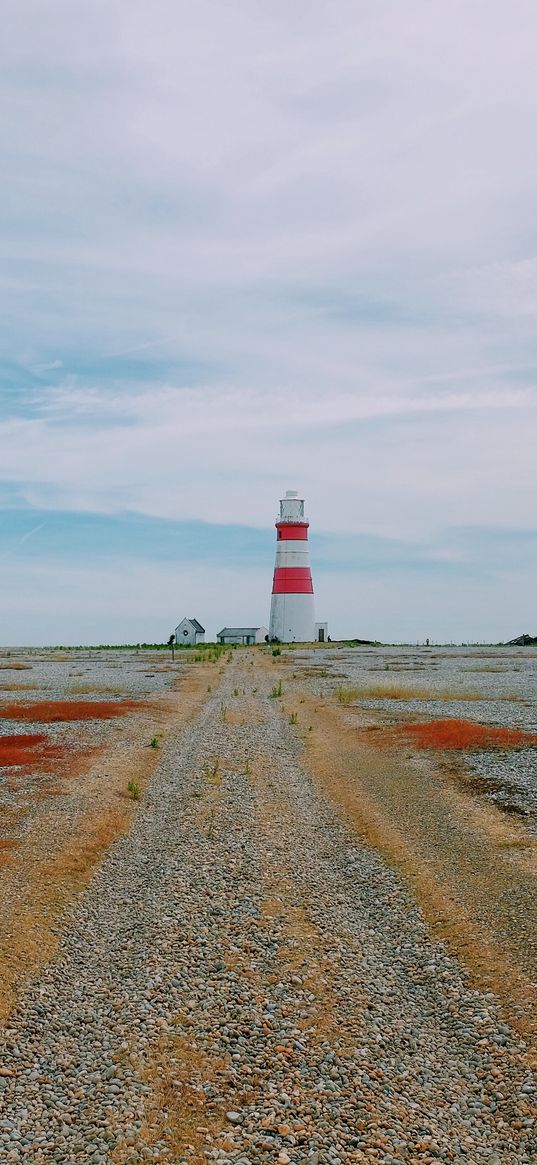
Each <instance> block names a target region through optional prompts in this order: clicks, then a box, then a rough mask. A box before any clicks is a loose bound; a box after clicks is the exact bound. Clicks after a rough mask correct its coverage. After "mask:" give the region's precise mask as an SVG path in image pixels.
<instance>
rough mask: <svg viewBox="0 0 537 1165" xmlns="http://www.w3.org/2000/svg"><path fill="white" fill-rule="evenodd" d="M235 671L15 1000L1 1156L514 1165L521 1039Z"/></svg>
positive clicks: (176, 741)
mask: <svg viewBox="0 0 537 1165" xmlns="http://www.w3.org/2000/svg"><path fill="white" fill-rule="evenodd" d="M253 658H255V654H254V653H248V652H237V653H236V656H235V658H234V660H233V663H232V664H231V665H230V667H229V668H228V669H227V671H226V673H225V675H224V677H223V680H222V685H221V688H220V689H219V690H218V691H216V692H213V693H211V694H210V695H209V696H208V699H207V701H206V703H205V705H204V707H203V709H202V710H201V712H200V714H199V715H198V717H197V719H196V720H195V722H194V723H192V724H191V725H190V726H189V727H188V728H186V729H185V730H184V731H183V732H182V733H180V734H178V735H177V737H176V738H171V739H170V740H169V742H168V744H167V746H166V748H165V750H163V756H162V760H161V764H160V766H159V769H158V772H157V773H156V775H155V778H154V780H153V782H152V785H151V788H150V790H149V792H148V795H147V797H146V799H145V801H144V802H143V805H142V806H141V810H140V813H139V815H138V817H137V820H136V822H135V824H134V826H133V828H132V830H131V831H130V833H129V834H128V835H127V836H125V837H123V838H122V839H121V840H120V841H119V842H118V843H117V844H116V845H115V846H114V847H113V849H112V851H111V852H110V854H109V856H108V858H107V859H106V861H105V863H104V864H103V866H102V868H101V869H100V871H99V872H98V873H97V874H96V876H95V877H94V879H93V881H92V883H91V885H90V886H89V887H88V889H87V891H86V892H85V893H84V895H83V896H82V898H81V900H80V903H79V905H78V907H77V909H76V910H75V911H74V913H73V916H72V920H71V925H70V927H69V929H68V931H67V932H66V934H65V936H64V939H63V941H62V944H61V949H60V955H59V958H58V959H57V960H56V962H55V963H54V964H52V965H50V966H49V968H48V969H47V970H46V971H45V972H44V973H42V974H41V975H40V977H39V978H38V979H37V980H36V981H35V982H34V983H32V984H31V985H30V987H29V988H28V990H27V991H26V992H25V994H24V996H23V998H22V999H21V1002H20V1006H19V1008H18V1010H17V1012H16V1014H15V1015H14V1016H13V1018H12V1021H11V1026H10V1028H9V1029H8V1030H7V1031H6V1032H5V1034H4V1042H3V1048H2V1059H1V1063H2V1066H3V1067H2V1071H3V1072H14V1073H15V1075H13V1076H5V1075H4V1076H0V1087H2V1089H3V1094H2V1112H1V1116H0V1158H1V1156H2V1153H3V1155H4V1157H5V1159H6V1160H12V1161H25V1160H28V1161H31V1162H32V1165H34V1163H35V1165H45V1163H46V1162H58V1163H60V1162H61V1165H73V1163H74V1162H84V1163H87V1162H90V1163H92V1165H100V1163H103V1165H104V1163H108V1162H111V1161H114V1162H132V1163H135V1162H140V1161H146V1160H160V1161H169V1162H182V1161H186V1162H197V1161H206V1160H209V1161H210V1160H214V1161H216V1162H221V1163H222V1165H226V1163H227V1162H228V1161H235V1162H237V1163H238V1165H248V1163H250V1165H256V1163H257V1162H262V1161H263V1162H264V1161H267V1162H276V1163H278V1165H288V1163H289V1162H293V1163H294V1162H296V1163H297V1165H299V1163H301V1162H305V1161H309V1162H310V1165H317V1163H319V1162H327V1163H328V1165H339V1162H345V1161H353V1162H358V1163H360V1162H371V1161H379V1162H384V1163H386V1165H393V1163H394V1162H409V1163H414V1162H446V1161H447V1162H453V1163H455V1165H461V1163H462V1162H472V1163H475V1165H479V1163H481V1162H488V1165H500V1163H501V1165H525V1163H528V1165H529V1163H530V1162H531V1161H532V1160H533V1157H532V1153H533V1151H534V1147H535V1144H534V1142H532V1136H533V1128H534V1125H533V1113H532V1109H531V1101H532V1097H533V1096H534V1093H533V1091H532V1090H533V1087H534V1085H533V1081H532V1078H531V1074H530V1072H529V1070H528V1068H527V1067H526V1060H525V1051H526V1049H525V1045H524V1044H523V1043H521V1042H520V1040H518V1039H517V1038H515V1036H514V1035H513V1033H511V1032H510V1031H509V1029H508V1028H507V1027H506V1025H505V1024H504V1023H503V1022H502V1018H501V1014H500V1013H499V1011H498V1008H497V1004H496V1001H495V999H494V997H493V996H492V995H490V994H489V995H485V996H483V995H481V994H480V993H478V992H476V991H473V990H471V989H470V987H469V985H468V982H467V980H466V979H465V977H464V974H463V972H462V971H461V970H460V968H459V966H458V964H457V963H456V962H455V961H454V960H453V959H452V958H451V957H450V956H449V955H448V954H447V952H446V951H445V949H444V948H443V947H442V946H441V945H440V944H437V943H435V942H434V941H432V939H431V938H430V937H429V934H428V932H427V929H426V927H425V924H424V923H423V920H422V918H421V915H420V913H419V911H418V909H417V907H416V906H415V904H414V903H413V901H412V899H411V898H410V896H409V894H408V892H407V890H406V889H405V888H404V886H403V884H402V882H401V881H400V880H399V879H398V877H397V876H396V875H395V874H394V873H393V872H392V871H391V870H390V869H389V868H388V867H387V866H386V865H385V863H384V862H383V861H382V860H381V858H380V857H379V856H378V855H377V854H376V853H375V852H374V851H372V850H370V849H368V848H367V847H365V846H363V845H362V844H361V843H359V842H357V839H356V835H355V834H354V833H353V832H352V830H351V829H350V828H348V827H347V825H346V823H345V822H344V821H343V820H342V819H341V818H339V817H338V815H337V812H336V810H335V808H334V807H333V806H332V805H331V804H330V803H329V802H328V801H327V800H324V799H323V798H322V797H321V796H320V794H319V793H318V792H317V791H316V790H315V789H314V787H313V785H312V783H311V782H310V780H309V779H308V777H307V774H306V773H305V772H304V770H303V768H302V766H301V747H300V743H299V740H298V736H297V735H296V734H295V733H294V731H293V729H292V727H291V726H290V725H289V724H288V723H287V722H286V720H285V717H284V716H283V714H282V710H281V707H280V703H279V701H277V700H275V699H270V693H269V679H268V678H265V673H264V672H263V669H257V668H255V667H254V668H252V666H251V659H253ZM252 684H257V690H255V691H254V690H253V689H252ZM243 690H244V691H245V693H246V694H245V695H237V696H235V695H233V693H234V692H235V691H238V692H239V693H240V692H242V691H243ZM217 762H218V763H217ZM532 1143H533V1148H532Z"/></svg>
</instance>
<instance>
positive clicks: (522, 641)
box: [505, 635, 537, 647]
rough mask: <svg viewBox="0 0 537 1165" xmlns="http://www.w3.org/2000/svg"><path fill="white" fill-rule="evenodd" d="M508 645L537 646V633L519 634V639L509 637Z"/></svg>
mask: <svg viewBox="0 0 537 1165" xmlns="http://www.w3.org/2000/svg"><path fill="white" fill-rule="evenodd" d="M505 646H506V647H537V635H519V636H518V638H517V639H509V640H508V641H507V643H506V644H505Z"/></svg>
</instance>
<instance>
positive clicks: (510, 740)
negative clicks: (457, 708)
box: [375, 719, 537, 751]
mask: <svg viewBox="0 0 537 1165" xmlns="http://www.w3.org/2000/svg"><path fill="white" fill-rule="evenodd" d="M379 737H381V739H382V742H383V743H386V744H394V743H396V742H397V741H401V740H404V741H406V742H407V743H408V744H413V745H414V746H415V747H416V748H438V749H444V750H446V751H449V750H451V749H463V750H468V751H469V750H471V749H484V748H487V749H488V748H519V747H520V746H521V745H526V746H527V747H532V746H533V747H534V748H535V747H537V735H535V733H533V732H521V731H520V730H519V729H516V728H495V727H493V725H491V724H476V722H475V721H474V720H455V719H453V720H450V719H448V720H425V721H424V722H423V723H421V724H400V725H397V727H394V728H389V729H387V730H386V731H384V732H382V733H381V732H378V733H376V735H375V741H378V740H379Z"/></svg>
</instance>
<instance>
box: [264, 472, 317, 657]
mask: <svg viewBox="0 0 537 1165" xmlns="http://www.w3.org/2000/svg"><path fill="white" fill-rule="evenodd" d="M308 527H309V522H308V521H307V520H306V518H305V517H304V500H303V498H299V496H298V493H297V492H296V491H295V490H291V489H288V490H287V493H286V495H285V497H284V498H282V500H281V501H280V516H279V518H278V520H277V522H276V565H275V568H274V582H273V584H272V603H271V607H270V623H269V638H270V639H279V641H280V643H312V642H313V639H314V637H315V613H314V608H313V582H312V579H311V570H310V556H309V549H308Z"/></svg>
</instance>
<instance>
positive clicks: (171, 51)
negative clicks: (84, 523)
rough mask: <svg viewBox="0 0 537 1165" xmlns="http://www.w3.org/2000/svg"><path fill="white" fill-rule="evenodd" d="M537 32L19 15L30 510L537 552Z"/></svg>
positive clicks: (30, 1) (302, 11)
mask: <svg viewBox="0 0 537 1165" xmlns="http://www.w3.org/2000/svg"><path fill="white" fill-rule="evenodd" d="M536 33H537V14H536V10H535V6H534V4H533V3H532V2H531V0H513V3H512V4H510V5H509V6H508V7H507V6H506V5H505V4H503V3H501V2H500V0H489V2H488V3H487V4H486V5H485V4H483V3H480V2H479V0H476V2H475V3H470V4H468V3H467V0H453V2H452V3H451V4H449V5H444V6H441V5H440V6H439V5H431V4H430V3H428V2H427V0H409V2H408V3H406V4H405V5H401V4H400V3H398V2H397V0H382V3H379V4H376V5H364V4H361V5H360V4H358V5H357V4H356V3H351V0H335V2H334V3H333V4H332V5H326V4H325V3H324V0H310V2H308V3H307V4H306V2H305V0H297V3H295V4H293V5H289V4H284V3H283V0H275V2H274V3H271V4H270V5H269V6H267V5H266V4H261V3H259V2H257V0H254V2H253V3H252V4H249V5H245V4H243V3H242V2H241V0H231V2H230V3H228V4H226V5H225V6H218V5H214V4H213V3H210V2H209V0H199V3H197V4H196V5H191V4H186V2H184V0H154V3H153V4H151V5H150V6H148V5H144V4H142V3H140V2H138V0H106V2H105V0H94V3H92V4H91V5H87V6H86V7H81V6H80V5H73V4H72V3H71V2H70V0H51V3H49V4H47V5H45V6H44V5H43V4H42V3H40V2H39V0H27V2H26V3H25V4H24V5H22V6H21V5H20V4H18V3H16V2H15V0H8V12H7V16H6V19H5V21H4V28H3V38H2V47H1V49H0V65H1V70H0V74H1V78H2V80H1V83H0V87H1V93H2V101H3V105H4V108H5V109H6V111H7V114H8V115H7V116H6V118H5V121H4V126H3V130H2V135H3V136H2V146H1V148H2V172H3V181H2V189H1V191H0V209H1V217H2V222H3V224H4V237H3V238H2V239H1V240H0V241H1V245H2V253H3V264H2V266H3V275H2V280H1V283H0V296H1V299H2V316H3V322H4V334H5V336H6V337H8V338H7V339H6V340H5V341H4V343H3V348H2V351H0V372H1V375H2V386H3V390H2V396H1V398H0V449H1V457H0V473H1V475H2V480H3V481H4V482H5V483H6V485H8V486H10V487H11V488H12V489H16V491H17V495H18V497H19V499H20V501H21V504H22V505H26V506H31V507H35V508H37V509H40V510H42V511H54V510H57V511H62V510H65V509H68V510H70V511H71V512H72V513H74V514H77V513H78V514H81V515H83V514H90V513H92V512H95V513H102V514H109V515H113V514H118V515H119V514H121V513H123V512H124V511H125V510H129V511H136V512H138V513H140V514H143V515H148V516H153V517H154V518H156V519H158V518H168V519H173V520H181V521H196V520H203V521H206V522H212V523H218V524H220V525H221V526H225V525H227V524H229V523H230V522H231V523H235V524H236V523H240V522H243V523H244V524H246V525H250V526H254V525H255V526H267V527H270V523H271V521H272V518H273V513H274V508H275V504H276V501H277V496H278V494H279V492H280V490H281V489H282V488H285V487H286V486H288V485H289V486H290V485H298V486H300V488H301V489H303V490H304V491H305V493H306V494H307V497H308V502H309V507H310V511H311V515H312V519H313V520H314V523H315V524H316V526H317V528H318V529H319V528H322V529H323V530H324V531H325V532H327V533H330V532H331V533H333V534H335V533H337V532H345V531H347V530H348V531H351V532H352V533H353V534H355V535H356V536H360V535H363V536H371V537H375V536H381V537H383V538H384V537H389V538H397V537H399V536H401V537H402V538H403V539H408V540H410V541H411V542H413V543H415V542H416V541H417V542H420V540H421V541H427V540H428V539H429V538H431V537H433V541H435V544H437V543H438V544H439V543H440V542H441V541H442V539H443V538H444V533H445V532H446V531H449V529H451V528H459V527H460V526H461V525H463V524H464V523H465V522H466V521H471V522H472V523H475V524H476V525H479V526H480V527H487V528H493V527H494V526H495V525H500V526H501V527H502V528H505V529H510V528H512V529H519V528H520V527H522V528H527V529H531V528H532V525H533V521H534V516H533V511H534V505H533V496H534V473H535V471H534V451H535V447H536V437H537V410H536V404H537V360H536V353H535V340H534V332H535V327H534V323H535V310H536V306H537V277H536V271H537V258H536V253H535V228H534V217H535V211H534V207H535V201H536V198H537V160H536V157H535V149H534V134H535V128H534V127H535V120H536V115H537V79H536V74H535V68H534V59H533V57H534V53H533V43H534V39H535V34H536ZM178 60H180V66H179V67H178ZM435 531H436V532H440V531H442V538H440V536H439V537H438V538H436V535H435ZM40 543H41V540H40V539H37V541H36V542H35V543H33V545H34V546H35V547H36V548H37V546H38V545H40ZM482 548H483V553H484V554H485V553H486V548H485V543H482ZM489 552H490V553H492V551H491V550H490V547H489ZM43 553H44V551H43ZM245 553H246V552H245ZM457 553H458V551H456V552H455V554H457ZM438 554H439V558H438V563H439V564H440V565H441V563H442V562H443V564H444V568H445V571H446V579H447V578H448V575H449V570H450V568H451V565H452V554H453V551H452V549H450V547H449V545H447V544H444V550H443V551H441V550H440V549H439V550H438ZM442 554H443V558H442ZM381 568H382V563H381V562H379V569H381ZM485 568H486V563H484V569H485ZM524 569H525V570H526V572H527V567H525V568H524ZM520 570H521V572H522V567H521V568H520ZM525 577H526V576H525V575H524V577H523V576H522V573H521V574H520V578H519V581H518V586H519V587H524V585H525V582H524V579H525ZM491 585H492V584H491ZM86 589H87V588H86ZM333 595H334V599H333V601H334V603H336V597H335V596H336V591H335V590H333ZM87 598H88V600H89V601H90V602H93V601H94V599H93V596H92V594H91V593H90V591H89V590H87ZM328 598H329V596H328ZM345 601H346V602H347V600H345ZM408 601H409V602H410V603H411V604H412V603H413V602H414V601H416V602H417V600H414V599H413V597H412V592H411V591H409V596H408ZM420 601H421V600H420ZM454 601H455V600H454ZM456 601H457V603H458V604H459V612H462V610H463V607H464V597H463V596H462V595H460V596H459V598H457V600H456ZM503 601H504V595H503V592H502V593H501V594H500V590H498V598H497V616H498V619H499V620H500V619H501V616H502V604H503ZM337 603H339V599H337ZM493 605H494V599H493V598H491V609H492V607H493ZM348 613H349V617H350V610H349V612H348Z"/></svg>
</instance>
